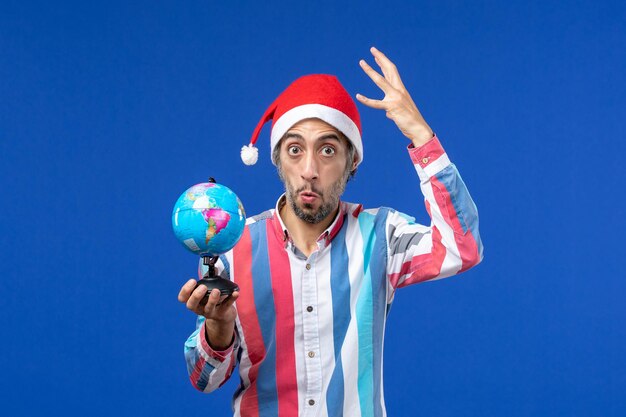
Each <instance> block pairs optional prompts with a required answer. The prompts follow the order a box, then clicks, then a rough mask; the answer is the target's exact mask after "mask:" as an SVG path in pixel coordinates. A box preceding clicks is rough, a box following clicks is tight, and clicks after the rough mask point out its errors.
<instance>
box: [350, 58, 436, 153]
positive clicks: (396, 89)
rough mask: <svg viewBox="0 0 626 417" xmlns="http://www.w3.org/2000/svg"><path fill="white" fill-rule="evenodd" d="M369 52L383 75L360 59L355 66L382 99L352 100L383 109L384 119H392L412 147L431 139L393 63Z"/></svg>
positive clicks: (361, 98)
mask: <svg viewBox="0 0 626 417" xmlns="http://www.w3.org/2000/svg"><path fill="white" fill-rule="evenodd" d="M370 52H371V53H372V55H373V56H374V61H376V63H377V64H378V66H379V67H380V69H381V71H382V73H383V75H380V74H379V73H378V72H376V70H375V69H373V68H372V67H371V66H370V65H369V64H368V63H367V62H365V60H364V59H362V60H360V61H359V65H361V68H362V69H363V71H365V73H366V74H367V75H368V76H369V77H370V78H371V79H372V81H374V84H376V85H377V86H378V87H379V88H380V89H381V90H382V91H383V93H385V97H384V98H383V99H382V100H374V99H371V98H367V97H365V96H363V95H361V94H357V95H356V98H357V100H359V101H360V102H361V103H363V104H365V105H366V106H368V107H372V108H374V109H380V110H384V111H385V113H386V115H387V117H388V118H390V119H391V120H393V121H394V122H395V124H396V126H398V128H399V129H400V131H401V132H402V133H403V134H404V136H406V137H407V138H409V139H410V140H411V141H412V142H413V145H414V146H416V147H417V146H421V145H423V144H425V143H426V142H428V141H429V140H430V139H431V138H432V137H433V131H432V130H431V128H430V127H429V126H428V124H427V123H426V121H425V120H424V118H423V117H422V114H421V113H420V111H419V110H418V109H417V106H416V105H415V103H414V102H413V99H412V98H411V95H410V94H409V92H408V91H407V90H406V88H405V87H404V84H403V83H402V79H401V78H400V74H399V73H398V69H397V68H396V66H395V64H394V63H393V62H391V61H390V60H389V58H387V57H386V56H385V55H384V54H383V53H382V52H380V51H379V50H378V49H376V48H374V47H372V48H371V49H370Z"/></svg>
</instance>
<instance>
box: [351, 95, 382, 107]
mask: <svg viewBox="0 0 626 417" xmlns="http://www.w3.org/2000/svg"><path fill="white" fill-rule="evenodd" d="M356 99H357V100H359V101H360V102H361V103H363V104H365V105H366V106H367V107H371V108H373V109H381V110H386V106H385V104H384V103H383V102H382V101H381V100H372V99H371V98H367V97H365V96H364V95H361V94H357V95H356Z"/></svg>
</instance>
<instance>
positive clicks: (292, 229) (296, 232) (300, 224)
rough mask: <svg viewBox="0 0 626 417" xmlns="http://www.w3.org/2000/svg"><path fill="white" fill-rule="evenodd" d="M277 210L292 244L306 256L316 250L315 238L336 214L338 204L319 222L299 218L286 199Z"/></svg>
mask: <svg viewBox="0 0 626 417" xmlns="http://www.w3.org/2000/svg"><path fill="white" fill-rule="evenodd" d="M340 204H341V203H340ZM279 210H280V218H281V219H282V220H283V223H284V224H285V227H286V228H287V230H288V231H289V236H290V237H291V239H292V240H293V243H294V245H296V247H297V248H298V249H300V250H301V251H302V252H303V253H304V254H305V255H306V256H307V257H308V256H309V255H311V253H313V252H315V251H316V250H317V239H318V238H319V237H320V235H321V234H322V232H323V231H324V230H326V229H327V228H328V226H330V225H331V223H332V222H333V220H334V219H335V217H336V216H337V211H338V210H339V205H337V207H336V208H335V210H333V211H332V212H331V213H330V214H329V215H328V216H326V218H325V219H324V220H322V221H321V222H319V223H308V222H305V221H304V220H302V219H301V218H299V217H298V216H297V215H296V213H294V211H293V209H292V207H291V205H290V204H289V203H288V202H287V201H285V203H284V204H283V205H282V207H280V209H279Z"/></svg>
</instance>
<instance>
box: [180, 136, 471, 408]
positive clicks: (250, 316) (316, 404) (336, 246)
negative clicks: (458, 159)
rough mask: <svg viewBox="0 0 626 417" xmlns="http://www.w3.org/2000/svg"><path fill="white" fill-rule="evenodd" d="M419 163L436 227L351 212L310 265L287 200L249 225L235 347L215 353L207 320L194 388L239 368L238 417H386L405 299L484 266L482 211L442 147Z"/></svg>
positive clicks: (232, 272) (228, 260)
mask: <svg viewBox="0 0 626 417" xmlns="http://www.w3.org/2000/svg"><path fill="white" fill-rule="evenodd" d="M409 155H410V156H411V160H412V161H413V164H414V165H415V168H416V170H417V173H418V176H419V178H420V188H421V191H422V193H423V194H424V197H425V202H426V210H427V211H428V213H429V215H430V217H431V220H432V223H431V225H430V226H424V225H420V224H417V223H415V222H414V219H413V218H411V217H409V216H407V215H404V214H402V213H400V212H397V211H395V210H392V209H389V208H378V209H368V210H364V209H363V208H362V206H361V205H356V204H350V203H346V202H341V203H340V210H339V212H338V214H337V217H336V218H335V220H334V221H333V223H332V224H331V225H330V227H329V228H328V229H327V230H326V231H325V232H324V233H323V234H322V235H321V236H320V237H319V240H318V241H317V246H318V249H317V250H316V251H314V252H313V253H312V254H311V255H310V256H309V257H308V258H307V257H306V256H305V255H304V254H303V253H302V252H301V251H299V250H298V249H297V248H296V247H295V246H294V244H293V242H292V241H291V239H290V238H289V237H288V233H287V230H286V228H285V226H284V224H283V222H282V220H281V218H280V216H279V210H278V209H279V206H278V204H280V203H281V202H282V201H283V198H284V196H283V197H281V199H280V200H279V203H278V204H277V207H276V208H275V209H272V210H269V211H267V212H265V213H263V214H261V215H259V216H256V217H253V218H249V219H248V221H247V223H246V227H245V230H244V233H243V236H242V238H241V240H240V241H239V243H238V244H237V245H236V246H235V247H234V248H233V249H232V250H231V251H230V252H228V253H226V254H225V255H223V256H222V257H221V267H222V271H223V272H222V274H223V276H226V277H228V278H229V279H232V280H234V281H235V282H236V283H237V284H238V285H239V288H240V296H239V299H238V300H237V302H236V309H237V320H236V323H235V338H234V341H233V343H232V344H231V346H230V347H229V348H228V349H226V350H224V351H215V350H213V349H212V348H211V347H210V346H209V344H208V342H207V339H206V334H205V331H204V326H203V322H204V318H203V317H200V318H199V319H198V322H197V329H196V331H195V332H194V333H193V334H192V335H191V336H190V337H189V339H188V340H187V342H186V343H185V357H186V361H187V368H188V371H189V375H190V379H191V382H192V384H193V386H194V387H196V388H197V389H198V390H200V391H203V392H211V391H213V390H215V389H216V388H218V387H220V386H221V385H222V384H223V383H224V382H225V381H226V380H227V379H228V378H229V377H230V376H231V374H232V372H233V370H234V369H235V367H236V366H237V365H238V366H239V376H240V380H241V383H240V386H239V389H238V390H237V391H236V392H235V394H234V399H233V411H234V415H235V416H243V417H248V416H281V417H292V416H342V415H345V416H385V415H386V412H385V404H384V398H383V381H382V378H383V368H382V362H383V335H384V332H385V322H386V319H387V314H388V311H389V308H390V306H391V303H392V301H393V297H394V293H395V291H396V289H397V288H400V287H404V286H407V285H410V284H415V283H419V282H424V281H429V280H434V279H439V278H444V277H448V276H451V275H454V274H457V273H459V272H462V271H464V270H466V269H468V268H470V267H472V266H473V265H476V264H478V263H479V262H480V261H481V259H482V244H481V241H480V236H479V234H478V213H477V211H476V206H475V205H474V202H473V201H472V199H471V197H470V195H469V193H468V191H467V189H466V187H465V184H464V183H463V181H462V179H461V177H460V176H459V173H458V171H457V169H456V168H455V166H454V165H453V164H451V163H450V161H449V159H448V157H447V155H446V153H445V151H444V150H443V148H442V147H441V144H440V143H439V140H438V139H437V138H436V137H435V138H433V139H432V140H431V141H429V142H428V143H426V144H425V145H423V146H421V147H419V148H413V147H409ZM416 188H417V186H416ZM203 272H204V270H203V269H202V267H201V268H200V270H199V273H200V274H202V273H203Z"/></svg>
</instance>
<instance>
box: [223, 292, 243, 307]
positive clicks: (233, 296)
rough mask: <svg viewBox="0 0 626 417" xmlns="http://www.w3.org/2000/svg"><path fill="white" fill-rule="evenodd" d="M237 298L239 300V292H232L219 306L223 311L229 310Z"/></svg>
mask: <svg viewBox="0 0 626 417" xmlns="http://www.w3.org/2000/svg"><path fill="white" fill-rule="evenodd" d="M237 298H239V291H234V292H233V293H232V294H231V295H230V296H229V297H228V298H227V299H226V300H224V301H223V302H222V305H221V306H222V307H223V308H225V309H227V308H230V306H232V305H233V304H234V303H235V301H237Z"/></svg>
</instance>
